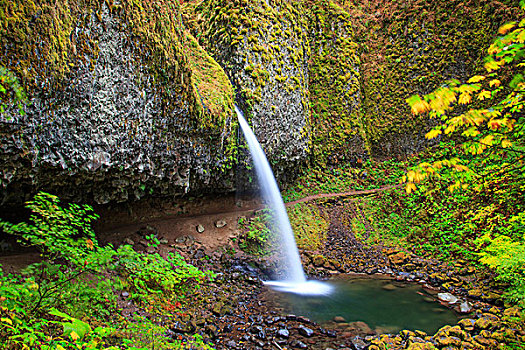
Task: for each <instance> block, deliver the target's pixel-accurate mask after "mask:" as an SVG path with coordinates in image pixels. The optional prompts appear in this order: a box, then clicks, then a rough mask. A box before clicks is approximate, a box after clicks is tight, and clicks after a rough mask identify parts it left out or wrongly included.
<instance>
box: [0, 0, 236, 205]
mask: <svg viewBox="0 0 525 350" xmlns="http://www.w3.org/2000/svg"><path fill="white" fill-rule="evenodd" d="M35 4H36V5H34V6H32V5H30V4H28V3H26V2H24V1H14V2H11V3H9V4H8V5H7V7H6V8H5V12H4V13H3V14H4V15H5V16H4V17H3V18H2V20H3V23H2V24H3V27H2V50H3V53H2V56H1V57H2V60H1V64H2V65H4V66H6V67H7V68H8V69H10V70H11V71H14V72H16V73H17V76H18V77H19V79H20V81H21V84H22V85H23V86H24V87H25V88H26V90H27V94H28V103H27V106H26V107H25V113H24V114H19V113H18V109H17V108H16V107H11V108H8V109H7V111H6V112H5V113H3V114H2V116H1V118H2V119H1V124H0V127H1V134H0V138H1V148H2V153H1V156H0V182H1V185H2V186H1V188H2V191H1V193H2V196H1V198H0V203H3V204H4V205H8V204H10V203H20V202H22V201H23V200H26V199H28V198H27V197H29V196H30V195H32V194H33V193H34V192H35V191H36V190H45V191H49V192H53V193H57V194H59V195H60V196H62V197H65V198H66V199H75V200H79V201H86V202H95V203H107V202H110V201H116V202H122V201H128V200H135V199H140V198H142V197H143V196H146V195H154V196H166V195H169V196H173V195H180V194H184V193H187V192H191V191H204V192H213V191H228V190H231V189H232V188H233V182H232V179H233V173H232V171H231V168H232V164H233V159H234V157H233V154H232V153H233V152H234V151H235V145H236V142H237V141H236V140H237V139H236V135H235V133H234V131H233V127H234V121H235V120H234V119H232V106H233V89H232V86H231V84H230V83H229V81H228V79H227V78H226V76H225V75H224V72H223V71H222V69H221V68H220V67H219V66H218V65H217V63H216V62H215V61H214V60H213V59H212V58H211V57H210V56H209V55H208V54H207V53H206V52H205V51H204V50H203V49H202V48H201V47H200V46H199V45H198V43H197V42H196V40H195V39H194V38H193V37H192V36H191V34H189V32H187V31H185V30H184V28H183V26H182V22H181V20H180V16H179V13H180V9H179V6H178V5H177V4H175V3H173V2H168V1H160V0H159V1H148V2H144V4H142V5H140V4H137V2H133V1H122V2H121V3H119V4H117V3H108V2H102V3H99V2H93V3H90V2H82V1H78V2H75V1H69V2H68V1H58V2H57V3H56V4H55V5H51V4H48V3H47V2H46V1H41V2H35ZM24 6H26V7H24ZM57 28H58V29H59V31H57V30H56V29H57ZM210 85H213V86H218V87H217V88H215V89H214V91H213V93H209V94H205V92H206V91H204V90H206V86H210Z"/></svg>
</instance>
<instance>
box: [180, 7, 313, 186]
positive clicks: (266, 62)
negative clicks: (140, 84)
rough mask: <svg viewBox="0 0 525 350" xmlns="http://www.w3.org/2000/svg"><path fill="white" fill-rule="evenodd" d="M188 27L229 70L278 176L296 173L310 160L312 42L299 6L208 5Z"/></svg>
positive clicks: (192, 14) (193, 10)
mask: <svg viewBox="0 0 525 350" xmlns="http://www.w3.org/2000/svg"><path fill="white" fill-rule="evenodd" d="M187 8H188V10H187V23H188V27H190V28H192V30H193V32H194V34H195V35H196V36H197V35H198V37H199V41H200V43H201V44H202V45H203V46H204V47H206V48H207V49H208V51H209V52H210V53H211V54H212V55H213V57H214V58H215V60H216V61H217V62H219V63H220V64H221V66H222V67H224V69H225V71H226V72H227V74H228V76H229V78H230V80H231V82H232V84H233V86H234V87H235V89H236V92H237V96H236V101H237V103H238V105H239V106H240V108H241V109H242V110H243V111H244V112H245V114H246V115H247V118H248V119H249V120H250V121H251V124H252V127H253V129H254V132H255V134H256V135H257V137H258V139H259V141H260V142H261V144H262V146H263V148H264V150H265V152H266V154H267V157H268V159H269V161H270V163H272V165H273V169H274V171H276V172H277V174H278V175H281V177H286V176H290V175H292V174H294V173H297V170H298V167H297V165H300V164H302V163H304V162H305V161H306V159H307V155H308V141H309V134H310V127H309V116H310V111H309V109H310V107H309V104H308V95H307V91H308V90H307V84H308V76H307V74H308V71H307V57H308V49H309V47H308V41H307V36H306V35H307V32H306V30H307V26H306V23H305V20H306V18H305V17H304V16H302V11H303V5H302V3H301V2H300V1H279V0H278V1H275V0H274V1H265V0H257V1H245V0H205V1H202V2H201V3H200V4H199V5H198V6H197V7H192V6H191V4H189V5H188V6H187Z"/></svg>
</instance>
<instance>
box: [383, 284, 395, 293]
mask: <svg viewBox="0 0 525 350" xmlns="http://www.w3.org/2000/svg"><path fill="white" fill-rule="evenodd" d="M381 288H382V289H384V290H388V291H391V290H395V289H396V286H394V285H393V284H392V283H388V284H385V285H383V286H382V287H381Z"/></svg>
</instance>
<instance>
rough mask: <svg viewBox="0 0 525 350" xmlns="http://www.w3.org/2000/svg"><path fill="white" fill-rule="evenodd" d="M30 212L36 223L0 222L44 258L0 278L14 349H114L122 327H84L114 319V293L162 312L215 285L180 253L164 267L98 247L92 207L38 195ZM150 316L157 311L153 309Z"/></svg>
mask: <svg viewBox="0 0 525 350" xmlns="http://www.w3.org/2000/svg"><path fill="white" fill-rule="evenodd" d="M27 207H28V208H29V209H31V210H32V212H33V214H32V215H31V217H30V220H31V223H25V222H22V223H19V224H11V223H8V222H5V221H0V227H2V228H3V229H4V230H5V231H6V232H8V233H10V234H13V235H17V236H18V237H19V238H20V241H21V242H22V243H24V244H27V245H33V246H36V247H38V248H39V249H40V250H41V252H42V257H43V258H44V260H43V261H42V262H40V263H36V264H32V265H30V266H28V267H27V268H26V269H24V270H23V271H22V273H20V274H11V275H7V276H5V275H4V274H3V273H1V272H2V271H1V270H0V310H1V315H2V318H1V322H0V337H2V339H6V340H7V342H8V343H7V344H8V346H9V347H8V348H13V349H18V348H28V347H30V348H42V349H73V348H74V349H78V348H90V349H116V348H115V347H107V346H106V345H105V344H106V341H105V340H104V339H106V338H107V339H110V338H111V337H113V334H114V333H115V331H116V329H117V328H118V326H115V327H105V326H99V327H95V328H94V329H93V328H92V327H91V325H90V324H89V323H88V322H86V321H85V320H83V319H82V318H83V317H90V318H94V319H98V320H99V321H97V322H101V321H102V320H103V322H106V321H107V320H108V319H113V318H114V314H115V313H116V312H117V305H116V295H115V293H114V291H115V290H119V289H123V288H127V289H129V291H130V295H131V296H132V298H133V299H135V300H138V301H141V302H146V301H150V302H152V303H153V302H155V301H159V304H162V303H164V302H169V300H170V299H171V300H173V299H182V298H183V297H184V294H185V293H186V292H187V291H189V290H191V289H193V288H195V287H197V286H198V285H199V283H200V282H201V281H203V280H205V279H208V278H213V274H212V273H211V272H202V271H200V270H198V269H197V268H196V267H194V266H192V265H190V264H188V263H186V262H185V261H184V259H183V258H182V257H181V256H180V255H179V254H177V253H170V254H168V256H167V258H166V259H165V258H163V257H162V256H160V255H159V254H145V253H141V252H137V251H134V250H133V249H132V247H131V246H129V245H123V246H120V247H119V248H118V249H115V248H114V247H113V246H111V245H108V246H105V247H101V246H99V244H98V242H97V240H96V238H95V234H94V232H93V230H92V228H91V225H90V224H91V222H92V221H93V220H94V219H96V217H97V216H96V215H95V214H94V213H93V210H92V208H91V207H89V206H86V205H76V204H70V205H68V206H67V207H62V206H60V203H59V200H58V198H57V197H56V196H52V195H50V194H47V193H39V194H37V195H36V196H35V199H34V200H32V201H30V202H28V204H27ZM149 238H150V240H151V242H152V244H158V243H159V242H158V240H156V238H155V237H149ZM176 304H178V305H179V307H180V306H181V304H180V303H178V302H177V303H176ZM149 309H150V311H154V307H153V306H150V307H149ZM70 315H74V316H75V317H73V316H70ZM53 317H55V318H59V319H60V321H56V320H55V319H53ZM108 317H109V318H108ZM58 326H60V330H59V329H58V328H57V327H58ZM151 327H153V326H151ZM110 336H111V337H110ZM111 339H113V341H115V339H114V338H111ZM190 343H191V342H190ZM197 343H198V342H195V344H197ZM192 344H193V343H192ZM175 345H176V344H175ZM170 346H171V345H170ZM180 346H182V345H181V344H179V345H178V347H179V348H180ZM166 348H168V347H166ZM203 348H206V347H205V346H203ZM135 349H140V348H137V347H135Z"/></svg>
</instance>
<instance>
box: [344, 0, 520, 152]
mask: <svg viewBox="0 0 525 350" xmlns="http://www.w3.org/2000/svg"><path fill="white" fill-rule="evenodd" d="M517 5H518V1H501V2H500V1H494V0H468V1H461V0H451V1H432V0H414V1H404V2H400V1H386V0H376V1H364V2H363V1H358V0H350V1H348V0H347V1H343V6H344V8H345V9H347V10H348V12H349V14H350V15H351V18H352V23H353V26H354V30H355V32H356V40H357V41H358V42H359V52H360V60H361V91H362V92H363V103H362V110H363V120H364V122H365V127H366V130H365V132H366V137H367V139H368V143H369V145H370V149H371V152H372V155H374V156H375V157H378V158H383V157H391V156H396V155H397V156H404V155H407V154H412V153H416V152H418V151H420V150H421V149H422V148H423V147H425V146H426V145H427V142H426V141H425V138H424V134H425V133H426V132H427V131H428V130H429V128H428V126H427V123H428V121H426V120H425V119H423V118H424V117H415V116H412V114H411V113H410V109H409V107H408V104H407V103H406V102H405V100H406V98H408V97H410V96H411V95H412V94H415V93H418V94H425V93H429V92H430V91H432V90H434V89H435V88H436V87H438V86H439V85H440V84H443V83H444V82H445V81H447V80H448V79H451V78H455V79H460V80H461V79H465V78H468V77H469V76H470V75H472V74H474V73H475V72H476V70H477V69H480V68H481V66H482V64H481V63H482V58H483V57H484V56H485V54H486V52H485V51H484V50H486V48H488V46H489V45H490V42H491V41H492V40H493V38H494V35H495V33H496V32H497V29H498V27H499V26H500V25H501V24H503V23H504V22H505V21H507V20H512V19H515V18H517V16H516V13H517Z"/></svg>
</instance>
